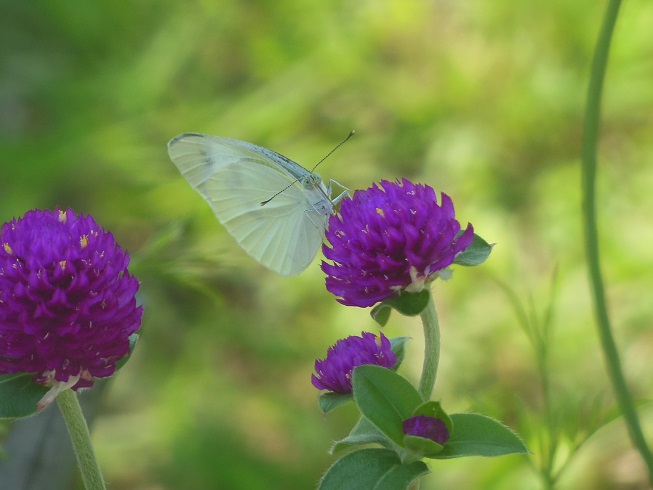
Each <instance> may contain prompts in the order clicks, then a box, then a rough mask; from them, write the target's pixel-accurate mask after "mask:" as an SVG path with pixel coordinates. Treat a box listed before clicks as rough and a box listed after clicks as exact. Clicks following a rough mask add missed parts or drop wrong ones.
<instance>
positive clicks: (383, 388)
mask: <svg viewBox="0 0 653 490" xmlns="http://www.w3.org/2000/svg"><path fill="white" fill-rule="evenodd" d="M352 386H353V388H354V401H355V402H356V405H358V409H359V410H360V411H361V414H362V415H363V417H365V418H366V419H368V420H369V421H370V422H371V423H372V424H373V425H374V426H376V428H377V429H379V430H380V431H381V432H383V433H384V434H385V435H386V436H388V437H389V438H390V439H391V440H392V441H394V442H395V443H396V444H399V445H402V444H403V439H404V431H403V428H402V423H403V421H404V420H406V419H407V418H409V417H411V416H412V414H413V411H414V410H415V408H417V407H418V406H419V405H421V404H422V403H423V402H424V400H423V399H422V397H421V396H420V394H419V393H418V392H417V390H416V389H415V388H414V387H413V385H412V384H410V382H409V381H408V380H407V379H406V378H404V377H403V376H401V375H399V374H397V373H395V372H394V371H391V370H390V369H386V368H384V367H381V366H375V365H372V364H367V365H363V366H358V367H356V368H354V371H353V378H352Z"/></svg>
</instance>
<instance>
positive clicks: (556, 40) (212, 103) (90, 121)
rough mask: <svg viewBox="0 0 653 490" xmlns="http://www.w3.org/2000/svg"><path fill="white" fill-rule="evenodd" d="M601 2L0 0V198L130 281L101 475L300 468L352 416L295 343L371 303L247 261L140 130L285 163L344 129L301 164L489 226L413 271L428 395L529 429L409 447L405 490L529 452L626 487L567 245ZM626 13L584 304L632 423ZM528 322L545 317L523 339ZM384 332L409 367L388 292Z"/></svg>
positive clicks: (648, 77) (489, 474)
mask: <svg viewBox="0 0 653 490" xmlns="http://www.w3.org/2000/svg"><path fill="white" fill-rule="evenodd" d="M603 9H604V2H594V1H590V0H578V1H574V2H569V1H566V0H550V1H548V2H514V1H512V0H494V1H492V2H488V1H484V0H467V1H464V2H454V1H448V0H439V1H436V0H432V1H421V0H419V1H418V0H359V1H356V2H351V1H342V0H334V1H329V2H324V1H317V0H302V1H299V0H274V1H272V0H266V1H253V0H249V1H235V0H215V1H209V0H204V1H200V0H192V1H186V2H175V1H170V0H159V1H152V0H141V1H139V2H131V3H129V4H128V5H127V4H125V3H123V2H108V1H96V2H87V1H83V0H61V1H58V2H45V1H32V2H24V1H22V0H4V1H3V5H2V9H1V10H2V15H0V56H1V59H0V159H1V162H0V219H1V220H2V221H3V222H4V221H8V220H11V219H12V218H14V217H17V216H20V215H22V214H24V213H25V212H26V211H27V210H29V209H33V208H53V207H55V206H61V207H72V208H74V209H75V210H76V211H78V212H84V213H90V214H92V215H93V216H94V217H95V218H96V219H97V220H98V222H99V223H101V224H102V225H103V226H105V227H106V228H108V229H110V230H111V231H113V233H114V234H115V235H116V237H117V239H118V241H119V242H120V243H121V244H122V245H123V246H124V247H126V248H127V249H128V250H129V251H130V253H131V256H132V268H133V272H134V273H135V274H136V275H137V276H138V277H139V279H140V280H141V282H142V285H141V290H140V298H141V301H142V302H143V304H144V307H145V315H144V324H143V328H142V338H141V341H140V343H139V344H138V346H137V349H136V351H135V353H134V355H133V358H132V359H131V361H130V362H129V363H128V364H127V365H126V367H125V368H124V369H123V370H122V371H121V373H120V375H119V376H116V377H115V378H114V379H113V380H112V382H111V384H110V386H109V388H108V390H107V393H106V396H105V398H104V401H103V403H102V407H101V412H100V415H99V417H98V419H97V420H96V423H95V425H94V428H93V431H94V441H95V444H96V450H97V453H98V457H99V459H100V463H101V465H102V467H103V471H104V474H105V477H106V479H107V480H108V482H109V483H110V486H111V488H113V489H114V490H122V489H147V490H152V489H180V488H184V489H233V490H241V489H242V490H245V489H247V490H250V489H266V490H267V489H304V488H313V487H314V486H315V483H316V482H317V480H318V479H319V477H320V475H321V474H322V473H323V471H324V470H325V469H326V468H327V467H328V466H329V464H330V463H331V462H332V461H333V457H332V456H330V455H328V454H327V450H328V448H329V445H330V444H331V442H332V441H333V440H335V439H338V438H341V437H344V436H345V435H346V434H347V432H348V430H349V429H350V427H351V426H352V425H353V424H354V423H355V421H356V419H357V414H356V410H355V407H353V406H347V407H344V408H341V409H339V410H337V411H336V412H333V413H331V414H329V415H328V416H327V417H324V416H323V415H322V414H321V413H320V411H319V409H318V406H317V393H316V391H315V389H314V388H313V387H312V386H311V385H310V374H311V371H312V365H313V362H314V359H315V358H316V357H324V355H325V353H326V349H327V347H328V346H329V345H331V344H333V343H334V342H335V341H336V340H337V339H339V338H341V337H344V336H347V335H354V334H360V332H361V331H362V330H368V331H377V329H376V327H375V326H374V323H373V322H372V320H371V319H370V317H369V314H368V312H367V311H365V310H362V309H357V308H346V307H344V306H341V305H339V304H338V303H336V301H335V300H334V298H333V297H332V296H331V295H329V294H328V293H327V292H326V290H325V289H324V278H323V274H322V273H321V271H320V270H319V261H318V260H316V261H315V263H313V264H312V266H311V267H310V268H309V269H308V270H307V271H306V272H304V273H303V274H302V275H300V276H298V277H295V278H282V277H278V276H276V275H274V274H273V273H271V272H269V271H267V270H265V269H263V268H262V267H261V266H259V265H258V264H256V263H255V262H253V261H252V260H251V259H250V258H249V257H248V256H247V255H246V254H245V253H244V252H242V251H241V250H240V249H239V248H238V246H237V244H236V243H234V241H233V240H232V239H231V238H230V236H229V235H228V234H227V233H226V232H225V230H224V229H223V228H222V227H221V226H220V225H219V223H218V222H217V221H216V220H215V219H214V217H213V215H212V212H211V210H210V209H209V208H208V206H206V204H205V203H204V201H203V200H202V199H201V197H200V196H199V195H197V194H195V193H194V191H193V190H192V189H191V188H190V187H189V186H188V185H187V183H186V182H185V181H184V180H183V178H182V177H181V176H180V175H179V174H178V172H177V170H176V169H175V167H174V166H173V164H172V163H171V162H170V161H169V160H168V156H167V151H166V143H167V141H168V140H169V139H170V138H171V137H173V136H175V135H176V134H178V133H182V132H187V131H197V132H204V133H209V134H217V135H222V136H228V137H233V138H237V139H242V140H246V141H251V142H254V143H257V144H260V145H263V146H266V147H269V148H271V149H274V150H276V151H278V152H280V153H282V154H284V155H287V156H288V157H290V158H292V159H294V160H296V161H297V162H299V163H301V164H303V165H304V166H306V167H311V166H312V165H313V164H314V163H316V162H317V161H319V160H320V158H322V157H323V156H324V155H325V154H326V153H328V152H329V150H331V149H332V148H333V147H334V146H335V144H337V143H338V142H339V141H341V140H342V139H343V138H344V137H345V136H346V135H347V134H348V133H349V131H350V130H351V129H355V130H356V131H357V135H356V136H355V137H354V138H353V139H352V140H351V141H350V142H348V143H347V144H346V145H344V146H343V147H341V148H340V149H339V150H338V151H337V152H336V153H335V154H334V155H332V156H331V157H329V159H327V160H326V161H325V162H324V163H323V164H322V165H321V168H320V172H321V174H322V175H323V176H324V177H326V178H335V179H336V180H338V181H339V182H341V183H343V184H344V185H346V186H347V187H349V188H350V189H359V188H366V187H368V186H369V185H370V184H371V183H372V182H374V181H378V180H380V179H395V178H399V177H402V176H405V177H408V178H410V179H413V180H415V181H419V182H424V183H428V184H429V185H431V186H433V187H434V188H435V189H436V190H438V191H444V192H446V193H447V194H449V195H450V196H451V197H452V198H453V200H454V202H455V205H456V210H457V215H458V217H459V219H460V220H461V221H462V222H463V223H466V222H468V221H469V222H472V223H473V224H474V227H475V229H476V231H477V233H479V234H480V235H481V236H483V237H484V238H485V239H487V240H488V241H489V242H493V243H496V244H497V245H496V247H495V249H494V251H493V253H492V256H491V257H490V260H489V261H488V262H486V263H485V264H483V265H482V266H481V267H478V268H471V269H463V268H458V269H457V270H456V271H455V273H454V277H453V279H452V280H451V281H449V282H447V283H443V282H437V283H436V284H434V286H433V289H434V294H435V300H436V306H437V308H438V312H439V314H440V317H441V324H442V326H441V328H442V342H443V343H442V346H443V348H442V360H441V366H440V372H439V378H438V382H437V384H436V389H435V394H434V396H435V398H437V399H439V400H441V401H442V403H443V404H444V406H445V407H446V408H447V409H448V410H449V411H452V412H455V411H467V410H469V411H477V412H481V413H485V414H487V415H490V416H492V417H495V418H498V419H500V420H502V421H504V422H505V423H507V424H508V425H509V426H511V427H512V428H514V429H515V430H517V431H518V432H519V433H520V434H521V435H522V436H523V437H524V439H525V440H526V442H527V444H528V445H529V447H530V448H531V450H532V451H533V454H532V455H531V456H528V457H526V456H508V457H503V458H496V459H482V458H474V459H461V460H452V461H434V462H431V463H430V468H431V471H432V473H431V474H430V475H429V476H428V477H426V478H424V480H423V481H422V486H421V488H424V489H439V488H469V489H506V488H515V489H539V488H545V486H544V484H543V480H542V478H541V477H540V476H539V473H540V472H541V470H540V469H541V468H542V467H546V466H547V465H549V466H551V467H553V468H554V470H555V471H557V470H558V469H559V468H561V467H564V468H565V470H564V472H562V474H561V477H560V479H559V482H558V487H557V488H560V489H613V488H618V489H640V488H647V486H646V483H645V481H646V479H645V477H644V470H643V466H642V464H641V463H640V461H639V459H638V456H637V454H636V453H634V452H633V450H632V449H631V447H630V444H629V441H628V438H627V435H626V431H625V428H624V426H623V424H622V422H621V421H620V419H619V418H618V417H616V413H615V404H614V399H613V397H612V394H611V390H610V386H609V383H608V379H607V377H606V374H605V369H604V365H603V360H602V357H601V354H600V351H599V344H598V341H597V337H596V335H595V328H594V325H593V317H592V310H591V303H590V301H589V295H588V286H587V280H586V269H585V265H584V253H583V242H582V227H581V219H580V206H581V202H580V201H581V197H580V190H579V189H580V171H579V150H580V141H581V137H582V116H583V107H584V101H585V90H586V85H587V80H588V73H589V67H590V61H591V55H592V51H593V45H594V42H595V39H596V36H597V33H598V29H599V25H600V21H601V18H602V14H603ZM651 25H653V4H652V3H651V2H648V1H645V0H631V1H629V2H625V3H624V5H623V8H622V12H621V17H620V19H619V21H618V24H617V29H616V33H615V39H614V44H613V49H612V52H611V59H610V67H609V73H608V76H607V80H606V92H605V98H604V109H603V124H602V134H601V147H600V170H599V212H600V236H601V252H602V257H603V271H604V273H605V276H606V281H607V286H608V297H609V304H610V311H611V314H612V317H613V320H614V324H615V330H616V336H617V340H618V343H619V345H620V348H621V352H622V356H623V360H624V362H625V367H626V374H627V378H628V380H629V383H630V386H631V388H632V390H633V393H634V395H635V397H636V399H637V400H638V403H639V405H640V407H641V414H642V418H643V423H644V425H645V427H647V428H648V429H649V434H651V432H650V429H652V427H651V417H652V416H653V411H652V410H651V408H650V405H649V404H648V400H649V399H650V397H651V394H652V393H653V382H652V379H651V378H652V377H651V372H652V364H651V351H652V349H653V329H652V328H651V323H652V321H653V302H652V301H651V296H650V295H651V290H652V285H653V282H652V280H651V277H652V276H653V248H652V247H651V243H652V242H653V224H652V222H651V210H652V209H653V192H651V189H652V188H653V169H652V167H651V161H652V159H653V42H651V27H650V26H651ZM529 329H530V330H529ZM528 332H530V336H529V333H528ZM542 332H545V334H544V336H545V338H546V340H545V342H543V343H540V344H537V342H535V344H534V343H533V342H532V341H531V340H529V339H533V338H536V337H538V335H540V334H542ZM384 333H385V334H386V335H387V336H410V337H412V338H413V341H412V342H411V344H410V347H409V351H408V359H407V361H406V362H405V364H404V366H403V367H402V369H401V373H402V374H403V375H405V376H406V377H408V378H409V379H411V380H415V381H416V380H417V379H418V377H419V371H420V367H421V361H422V352H421V349H422V342H421V327H420V324H419V320H418V319H414V318H400V317H399V316H394V317H393V318H392V319H391V321H390V322H389V324H388V326H387V327H385V329H384ZM537 345H540V347H537ZM542 345H544V346H545V347H546V348H545V349H544V351H545V352H546V360H547V361H546V363H545V364H546V365H547V366H548V367H547V368H546V369H547V373H548V375H547V378H546V379H547V382H546V383H545V386H546V387H547V388H546V390H548V391H546V393H549V396H548V398H547V397H546V396H545V395H543V393H544V392H543V389H542V386H543V385H542V382H541V379H542V378H541V376H540V371H538V363H539V365H541V364H542V363H541V362H540V361H541V359H542V355H541V354H542V352H543V351H542V348H541V346H542ZM538 352H539V353H540V354H538ZM547 363H548V364H547ZM546 399H548V400H549V404H548V405H547V403H545V400H546ZM50 410H56V408H55V407H51V408H50ZM7 430H9V428H8V427H7V426H6V425H5V428H4V431H5V434H6V431H7ZM579 443H582V444H581V446H580V448H579V449H577V450H576V449H575V447H576V446H577V445H579ZM552 447H555V448H556V452H555V457H550V455H551V454H553V453H552V452H551V448H552ZM547 455H549V456H547ZM549 460H551V461H549ZM555 471H554V472H555ZM1 486H2V485H1V482H0V487H1Z"/></svg>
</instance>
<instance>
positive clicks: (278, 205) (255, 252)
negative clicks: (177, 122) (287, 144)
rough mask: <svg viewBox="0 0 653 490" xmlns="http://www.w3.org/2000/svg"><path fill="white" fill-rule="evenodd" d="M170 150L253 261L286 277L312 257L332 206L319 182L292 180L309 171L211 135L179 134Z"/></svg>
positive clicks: (247, 146)
mask: <svg viewBox="0 0 653 490" xmlns="http://www.w3.org/2000/svg"><path fill="white" fill-rule="evenodd" d="M261 150H264V151H261ZM169 151H170V157H171V159H172V160H173V162H174V163H175V164H176V165H177V167H178V168H179V170H180V172H181V173H182V175H183V176H184V177H185V178H186V180H188V182H189V183H190V184H191V186H193V187H194V188H195V189H196V190H197V191H198V192H199V193H200V194H201V195H202V197H204V199H206V201H207V202H208V203H209V204H210V205H211V207H212V208H213V212H214V213H215V215H216V217H217V218H218V220H219V221H220V223H222V225H223V226H224V227H225V228H226V229H227V231H228V232H229V233H230V234H231V235H232V236H233V237H234V239H235V240H236V241H237V242H238V244H239V245H240V246H241V247H242V248H243V249H244V250H245V251H246V252H247V253H248V254H249V255H250V256H252V257H253V258H254V259H255V260H257V261H258V262H260V263H261V264H263V265H264V266H266V267H268V268H269V269H271V270H273V271H274V272H277V273H278V274H281V275H284V276H292V275H296V274H299V273H300V272H301V271H303V270H304V269H305V268H306V267H308V265H309V264H310V263H311V262H312V261H313V259H314V258H315V255H316V254H317V251H318V249H319V247H320V244H321V243H322V239H323V236H324V230H325V228H326V224H327V220H328V216H329V214H330V213H329V212H325V209H326V210H331V209H332V207H331V203H330V201H328V199H326V197H325V196H326V194H325V192H326V189H325V188H324V185H323V184H322V183H321V182H320V183H319V184H316V185H315V186H305V185H303V184H302V182H299V181H297V180H296V179H297V178H300V176H298V175H294V174H295V173H300V172H303V173H305V175H307V176H308V175H310V173H309V172H308V171H307V170H305V169H304V168H302V167H301V166H299V165H298V164H296V163H295V162H292V161H291V160H289V159H287V158H285V157H282V156H281V155H278V154H277V153H275V152H272V151H271V150H267V149H265V148H262V147H258V146H256V145H252V144H250V143H245V142H241V141H237V140H230V139H227V138H219V137H215V136H206V135H196V134H186V135H182V136H180V137H177V138H175V139H173V140H172V141H171V142H170V144H169ZM277 156H278V157H280V158H283V161H282V162H279V161H278V159H277V158H276V157H277ZM288 162H290V164H292V165H294V166H296V167H298V168H299V169H301V170H297V169H295V168H293V167H291V168H290V170H293V171H294V172H292V173H291V171H289V169H288V167H287V164H288ZM288 186H289V187H288ZM286 187H287V189H286ZM282 189H285V190H284V191H283V192H281V193H279V194H278V195H276V196H275V194H276V193H277V192H279V191H281V190H282ZM272 196H274V198H273V199H272V200H270V201H269V202H267V203H266V204H265V205H261V202H263V201H267V200H269V199H270V198H271V197H272ZM325 201H328V202H327V203H326V204H327V205H326V206H325Z"/></svg>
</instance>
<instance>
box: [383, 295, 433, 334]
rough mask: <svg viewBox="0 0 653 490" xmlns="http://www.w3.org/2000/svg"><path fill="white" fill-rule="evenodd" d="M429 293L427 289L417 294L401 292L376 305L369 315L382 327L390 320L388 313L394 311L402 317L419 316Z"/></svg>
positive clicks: (427, 300)
mask: <svg viewBox="0 0 653 490" xmlns="http://www.w3.org/2000/svg"><path fill="white" fill-rule="evenodd" d="M430 294H431V293H430V292H429V291H428V290H427V289H424V290H422V291H420V292H419V293H406V292H402V293H401V294H398V295H397V296H393V297H392V298H389V299H386V300H385V301H383V302H381V303H379V304H377V305H375V306H374V308H372V310H371V311H370V315H372V318H373V319H374V321H375V322H376V323H378V324H379V325H381V326H382V327H383V326H385V325H386V323H387V322H388V320H389V319H390V312H391V311H392V310H393V309H395V310H397V311H398V312H399V313H401V314H402V315H406V316H417V315H419V314H420V313H421V312H422V310H424V308H426V304H427V303H428V302H429V296H430Z"/></svg>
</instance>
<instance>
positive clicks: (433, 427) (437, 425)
mask: <svg viewBox="0 0 653 490" xmlns="http://www.w3.org/2000/svg"><path fill="white" fill-rule="evenodd" d="M402 428H403V429H404V434H406V435H407V436H417V437H423V438H425V439H431V440H432V441H435V442H437V443H438V444H440V445H444V443H445V442H447V441H448V440H449V435H450V434H449V429H447V426H446V424H445V423H444V421H442V420H440V419H438V418H435V417H428V416H426V415H416V416H415V417H411V418H409V419H406V420H404V422H403V424H402Z"/></svg>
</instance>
